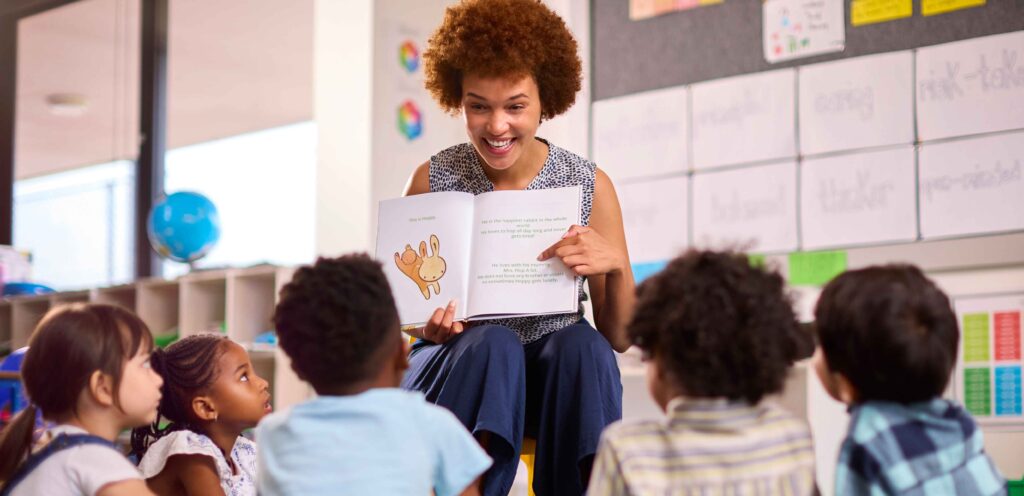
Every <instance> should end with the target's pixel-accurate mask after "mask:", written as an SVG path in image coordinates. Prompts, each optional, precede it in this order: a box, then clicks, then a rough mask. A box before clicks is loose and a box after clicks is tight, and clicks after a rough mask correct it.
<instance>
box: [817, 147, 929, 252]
mask: <svg viewBox="0 0 1024 496" xmlns="http://www.w3.org/2000/svg"><path fill="white" fill-rule="evenodd" d="M801 167H802V168H801V171H800V227H801V234H802V237H803V248H804V249H820V248H833V247H839V246H848V245H858V244H870V243H879V242H886V241H913V240H914V239H916V238H917V203H916V201H915V188H916V187H917V185H916V179H915V172H914V147H913V146H911V145H907V146H904V147H900V148H896V149H889V150H880V151H870V152H860V153H851V154H846V155H838V156H832V157H825V158H816V159H806V160H805V161H804V162H803V164H802V165H801Z"/></svg>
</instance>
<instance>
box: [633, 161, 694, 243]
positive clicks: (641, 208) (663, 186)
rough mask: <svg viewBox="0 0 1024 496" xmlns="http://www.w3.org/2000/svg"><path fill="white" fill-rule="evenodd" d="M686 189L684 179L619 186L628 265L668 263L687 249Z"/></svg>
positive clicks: (668, 179)
mask: <svg viewBox="0 0 1024 496" xmlns="http://www.w3.org/2000/svg"><path fill="white" fill-rule="evenodd" d="M688 188H689V178H687V177H686V176H685V175H682V176H677V177H670V178H665V179H659V180H656V181H650V180H648V181H637V182H632V183H626V184H621V185H619V187H618V193H619V202H620V204H621V206H622V223H623V226H624V227H625V229H626V246H627V248H628V249H629V260H630V262H632V263H645V262H661V261H665V260H670V259H672V258H675V257H676V256H677V255H679V254H680V253H681V252H682V251H683V250H684V249H685V248H686V247H687V245H688V244H689V239H688V236H689V215H688V213H689V205H688V202H687V199H688V197H689V192H688Z"/></svg>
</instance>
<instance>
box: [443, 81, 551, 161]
mask: <svg viewBox="0 0 1024 496" xmlns="http://www.w3.org/2000/svg"><path fill="white" fill-rule="evenodd" d="M462 114H463V115H464V116H465V118H466V133H467V135H468V136H469V140H470V142H471V143H473V147H474V148H475V149H476V151H477V153H478V154H479V155H480V157H481V158H483V160H484V162H485V163H486V164H487V165H488V166H490V167H491V168H492V169H496V170H508V169H510V168H512V166H514V165H515V164H517V163H520V162H521V159H522V158H523V157H524V156H526V157H527V158H530V157H533V156H536V154H538V153H539V151H540V148H541V147H542V145H540V143H539V142H537V141H536V140H535V139H534V136H536V134H537V128H538V127H539V126H540V114H541V102H540V92H539V90H538V89H537V83H536V81H534V79H533V77H532V76H526V77H522V78H511V79H509V78H501V77H481V76H477V75H474V74H467V75H466V76H465V77H464V78H463V79H462Z"/></svg>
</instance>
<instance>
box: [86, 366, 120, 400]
mask: <svg viewBox="0 0 1024 496" xmlns="http://www.w3.org/2000/svg"><path fill="white" fill-rule="evenodd" d="M89 394H90V395H91V396H92V399H93V400H94V401H95V402H97V403H99V404H100V405H102V406H113V405H114V396H115V392H114V378H113V377H111V376H110V374H105V373H103V372H101V371H99V370H96V371H94V372H93V373H92V375H90V376H89Z"/></svg>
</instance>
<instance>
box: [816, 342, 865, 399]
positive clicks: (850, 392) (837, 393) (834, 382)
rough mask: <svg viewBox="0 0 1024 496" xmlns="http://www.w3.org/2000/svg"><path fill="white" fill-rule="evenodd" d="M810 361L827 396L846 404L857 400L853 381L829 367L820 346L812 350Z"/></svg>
mask: <svg viewBox="0 0 1024 496" xmlns="http://www.w3.org/2000/svg"><path fill="white" fill-rule="evenodd" d="M811 363H812V365H813V366H814V372H815V373H816V374H817V375H818V380H819V381H821V385H822V386H823V387H824V388H825V392H827V393H828V395H829V396H831V397H832V398H833V399H835V400H836V401H839V402H841V403H845V404H847V405H850V404H853V403H854V402H856V401H857V398H858V394H857V388H855V387H854V386H853V383H851V382H850V380H849V379H847V378H846V376H845V375H843V374H840V373H839V372H834V371H832V369H831V368H829V366H828V360H827V359H826V358H825V352H823V351H822V349H821V347H820V346H819V347H818V348H817V349H815V350H814V356H813V357H812V358H811Z"/></svg>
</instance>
